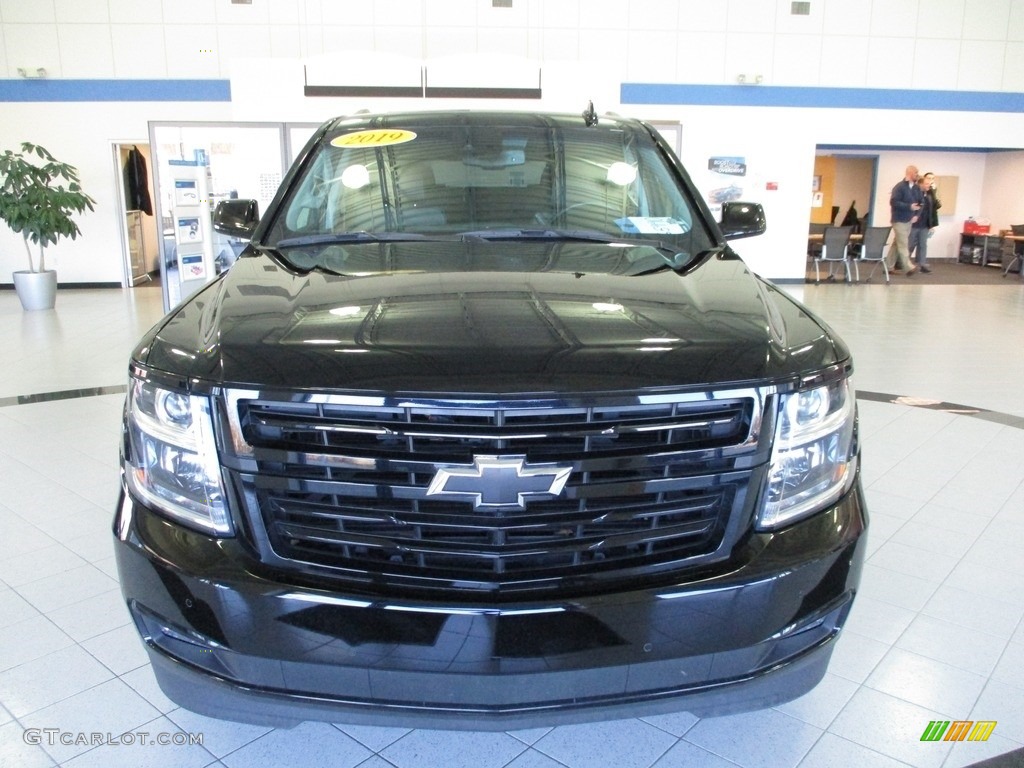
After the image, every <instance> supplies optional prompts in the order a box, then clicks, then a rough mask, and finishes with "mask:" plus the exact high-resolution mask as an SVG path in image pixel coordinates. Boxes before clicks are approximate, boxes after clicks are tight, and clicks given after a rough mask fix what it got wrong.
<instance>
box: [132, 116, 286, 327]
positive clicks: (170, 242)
mask: <svg viewBox="0 0 1024 768" xmlns="http://www.w3.org/2000/svg"><path fill="white" fill-rule="evenodd" d="M149 134H150V147H151V150H152V154H153V166H154V174H155V186H156V190H157V192H156V200H155V201H154V203H155V208H156V215H157V217H158V221H159V223H160V237H159V246H160V276H161V284H162V287H163V296H164V309H165V310H166V311H170V310H171V309H172V308H174V307H175V306H177V305H178V304H179V303H180V302H181V300H182V299H183V298H185V297H187V296H189V295H190V294H192V293H194V292H195V291H197V290H198V289H199V288H201V287H202V286H204V285H206V284H207V283H209V282H210V281H211V280H213V279H214V278H216V277H217V275H219V274H220V273H222V272H223V271H224V270H226V269H227V268H228V267H230V266H231V264H233V263H234V261H235V259H236V258H237V257H238V254H239V253H240V252H241V250H242V248H243V247H244V245H245V244H244V242H241V241H238V240H237V239H235V238H231V237H225V236H223V235H220V234H218V233H216V232H214V231H213V225H212V214H213V209H214V207H215V206H216V204H217V203H218V202H219V201H220V200H224V199H229V198H243V199H254V200H256V201H257V202H258V203H259V207H260V213H261V214H262V213H263V211H265V210H266V207H267V206H268V205H269V204H270V201H271V200H272V199H273V198H274V195H275V194H276V192H277V188H278V186H279V185H280V183H281V179H282V178H283V176H284V172H285V170H286V168H287V162H288V158H287V156H286V147H287V144H286V139H287V137H286V134H285V127H284V124H283V123H165V122H154V123H150V124H149Z"/></svg>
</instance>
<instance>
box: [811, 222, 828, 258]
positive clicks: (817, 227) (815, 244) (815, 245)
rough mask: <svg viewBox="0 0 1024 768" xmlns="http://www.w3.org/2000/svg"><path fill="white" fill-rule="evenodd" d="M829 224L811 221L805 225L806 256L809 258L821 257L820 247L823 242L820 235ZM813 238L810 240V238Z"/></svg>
mask: <svg viewBox="0 0 1024 768" xmlns="http://www.w3.org/2000/svg"><path fill="white" fill-rule="evenodd" d="M830 226H831V225H830V224H816V223H813V222H812V223H811V224H810V225H809V226H808V227H807V235H808V239H807V257H808V258H809V259H817V258H821V247H822V245H823V244H824V241H823V240H822V237H823V236H824V234H825V230H826V229H828V228H829V227H830ZM812 237H813V238H814V239H813V240H811V239H810V238H812Z"/></svg>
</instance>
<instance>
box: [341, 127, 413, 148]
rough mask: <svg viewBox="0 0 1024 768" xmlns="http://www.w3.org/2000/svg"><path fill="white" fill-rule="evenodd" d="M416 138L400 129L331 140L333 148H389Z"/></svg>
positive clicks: (347, 135) (351, 135)
mask: <svg viewBox="0 0 1024 768" xmlns="http://www.w3.org/2000/svg"><path fill="white" fill-rule="evenodd" d="M415 138H416V134H415V133H413V132H412V131H405V130H402V129H400V128H378V129H376V130H372V131H356V132H354V133H346V134H344V135H342V136H336V137H335V138H333V139H331V145H332V146H335V147H355V148H358V147H364V148H369V147H390V146H391V145H393V144H404V143H405V142H407V141H412V140H413V139H415Z"/></svg>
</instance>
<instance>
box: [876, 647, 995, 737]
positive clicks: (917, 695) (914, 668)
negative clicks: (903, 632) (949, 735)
mask: <svg viewBox="0 0 1024 768" xmlns="http://www.w3.org/2000/svg"><path fill="white" fill-rule="evenodd" d="M985 682H986V678H985V677H984V676H983V675H978V674H974V673H973V672H967V671H965V670H963V669H960V668H958V667H954V666H951V665H949V664H945V663H943V662H941V661H935V660H934V659H929V658H926V657H924V656H919V655H917V654H915V653H910V652H909V651H904V650H902V649H900V648H894V649H893V650H891V651H889V653H887V654H886V655H885V658H884V659H882V661H881V663H879V665H878V666H877V667H875V670H874V671H873V672H872V673H871V675H870V676H869V677H868V679H867V682H866V685H867V686H868V687H870V688H874V689H875V690H876V691H881V692H882V693H887V694H889V695H890V696H893V697H895V698H897V699H903V700H904V701H909V702H910V703H911V704H917V705H918V706H921V707H925V708H926V709H929V710H931V711H932V712H934V713H935V714H936V717H939V716H941V715H944V716H945V717H947V718H950V719H952V720H958V719H961V718H963V717H964V716H965V715H964V713H965V712H970V711H971V709H972V708H973V707H974V704H975V702H977V700H978V697H979V696H980V695H981V691H982V689H983V688H984V687H985Z"/></svg>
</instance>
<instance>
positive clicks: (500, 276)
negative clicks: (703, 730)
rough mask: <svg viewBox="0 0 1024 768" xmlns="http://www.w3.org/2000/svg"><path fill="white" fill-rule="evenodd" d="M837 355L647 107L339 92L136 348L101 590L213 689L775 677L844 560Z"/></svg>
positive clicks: (781, 681)
mask: <svg viewBox="0 0 1024 768" xmlns="http://www.w3.org/2000/svg"><path fill="white" fill-rule="evenodd" d="M410 135H411V138H410ZM388 136H390V138H388ZM381 137H384V138H381ZM453 138H454V139H456V141H451V139H453ZM442 139H443V141H442ZM417 141H423V142H424V146H423V147H417V144H416V143H417ZM431 142H432V143H431ZM448 145H451V147H452V151H451V154H450V155H445V154H444V152H443V151H442V149H443V148H444V147H447V146H448ZM541 145H543V146H541ZM353 147H355V149H353ZM535 150H536V154H535ZM353 153H359V154H353ZM355 160H358V162H355ZM655 164H656V165H657V167H656V168H655V167H653V165H655ZM623 165H625V166H629V167H631V168H632V169H633V170H632V171H631V172H629V173H626V172H625V171H624V169H623V167H622V166H623ZM353 166H359V168H360V169H361V170H359V171H358V173H357V172H355V171H350V170H349V169H350V168H351V167H353ZM593 167H597V168H598V169H599V170H600V173H599V174H596V175H594V177H593V178H590V179H589V181H588V180H587V179H586V178H584V179H583V180H581V177H585V176H586V174H588V173H590V170H589V169H592V168H593ZM613 167H615V171H616V173H617V174H618V175H619V176H618V178H617V179H615V180H612V177H613V174H612V172H611V171H612V169H613ZM577 170H578V171H579V173H575V174H574V171H577ZM606 171H607V175H605V172H606ZM346 173H347V174H348V176H346V175H345V174H346ZM346 178H347V181H346V180H345V179H346ZM669 182H671V183H672V184H674V185H675V189H674V190H672V191H671V194H670V193H669V192H667V191H666V190H665V189H663V188H662V187H663V186H664V185H665V184H667V183H669ZM434 187H436V189H434ZM588 189H592V192H586V191H585V190H588ZM367 193H368V195H369V199H367ZM588 194H589V197H588V196H587V195H588ZM574 195H575V196H579V199H578V200H577V199H574ZM318 206H319V207H318ZM516 206H520V207H522V208H523V210H522V211H518V212H517V210H516ZM538 209H539V210H538ZM527 213H528V214H529V215H528V216H527V215H526V214H527ZM757 213H758V214H759V211H758V212H757ZM577 214H578V215H579V216H580V217H581V218H579V219H578V220H575V221H572V220H570V219H571V218H572V217H573V216H576V215H577ZM375 217H376V220H377V223H378V225H379V227H380V228H375V229H372V230H371V229H370V227H369V223H370V222H371V221H374V220H375ZM385 222H386V224H385ZM601 222H608V223H605V224H603V225H602V223H601ZM732 224H733V222H730V224H729V227H728V228H727V225H726V222H725V220H723V224H722V228H723V229H727V230H728V229H731V228H732ZM602 226H603V228H602ZM743 226H744V225H743V224H742V222H741V223H740V225H739V229H738V230H737V231H741V230H742V229H743ZM654 230H657V233H655V232H654ZM851 373H852V362H851V359H850V355H849V351H848V350H847V349H846V347H845V346H844V345H843V344H842V342H841V341H840V340H838V339H837V338H836V337H835V336H834V334H833V333H832V332H831V331H830V330H829V329H828V328H827V326H825V325H824V324H823V323H822V322H821V321H820V320H818V319H817V318H814V317H813V316H812V315H810V313H808V312H807V310H806V309H805V308H803V307H801V306H800V305H799V304H797V303H796V302H794V301H793V300H792V299H790V298H789V297H787V296H786V295H785V294H783V293H782V292H780V291H779V290H777V289H776V288H775V287H774V286H772V285H771V284H769V283H766V282H764V281H762V280H760V279H759V278H757V277H756V276H754V275H751V274H750V273H749V271H748V270H747V269H746V267H745V265H744V264H743V262H742V261H741V260H740V259H739V258H738V257H737V256H736V255H735V254H734V253H733V252H732V251H731V250H730V249H729V247H728V246H727V245H725V244H724V242H723V241H722V235H721V232H720V231H719V229H718V226H717V225H716V224H715V223H714V222H713V221H712V220H711V219H710V215H709V213H708V211H707V209H706V207H705V206H704V205H703V203H701V202H700V200H699V199H698V198H697V197H696V195H695V193H693V191H692V185H691V184H690V182H689V180H688V178H687V177H686V175H685V172H684V171H683V170H682V168H681V167H680V166H679V165H678V161H676V160H675V159H674V157H673V156H672V155H671V153H670V152H669V151H668V149H667V147H665V146H664V143H663V142H661V141H660V140H659V139H658V138H657V136H656V135H655V134H654V132H653V131H652V130H651V129H649V128H648V127H647V126H645V125H644V124H641V123H637V122H635V121H628V120H622V119H611V118H608V119H603V120H602V121H601V125H600V126H592V125H586V126H584V124H583V122H582V121H580V124H579V126H576V125H575V124H574V122H573V120H572V119H571V118H570V117H566V116H515V115H502V114H498V113H484V114H474V113H437V114H429V113H428V114H416V113H411V114H408V115H398V116H365V117H364V116H360V117H358V118H351V119H345V120H339V121H334V122H331V123H328V124H326V125H325V126H324V127H323V128H322V129H321V131H320V132H319V133H318V134H317V136H315V137H314V139H313V140H312V141H311V142H310V145H309V146H308V147H307V149H306V151H305V152H304V153H303V156H302V157H300V159H299V160H298V161H297V164H296V167H295V168H294V169H293V170H292V172H291V173H290V174H289V177H288V178H287V179H286V181H285V184H284V186H283V188H282V191H281V193H279V195H278V198H277V200H275V203H274V204H273V205H272V207H271V209H270V210H268V212H267V216H266V217H265V219H264V220H263V221H262V222H261V223H260V224H259V226H258V227H257V228H256V230H255V232H254V233H252V244H251V245H250V247H249V248H248V249H247V250H246V252H244V253H243V254H242V257H241V258H240V259H239V260H238V261H237V262H236V263H235V265H233V266H232V268H231V269H230V270H229V271H228V272H227V273H226V274H225V275H224V276H222V277H221V278H219V279H218V280H217V281H216V282H214V283H212V284H211V285H209V286H208V287H207V288H205V289H204V290H203V291H201V292H200V293H198V294H197V295H196V296H195V297H193V298H192V299H190V300H189V301H187V302H186V303H185V304H184V305H182V306H181V307H179V308H178V309H177V310H175V311H174V312H172V313H171V315H169V316H168V317H167V318H165V320H164V321H163V322H162V323H161V324H160V325H159V326H158V327H156V328H154V329H153V330H152V331H150V333H149V334H148V335H147V337H146V338H144V339H143V340H142V342H141V343H140V344H139V346H138V348H137V349H136V351H135V353H134V355H133V360H132V366H131V381H130V386H129V393H128V398H127V401H126V409H125V422H124V425H125V426H124V437H123V441H122V458H123V460H122V467H123V472H122V489H121V498H120V502H119V506H118V510H117V514H116V518H115V523H114V530H115V536H116V541H117V547H116V554H117V562H118V569H119V572H120V575H121V583H122V589H123V592H124V595H125V598H126V600H127V603H128V606H129V609H130V611H131V614H132V616H133V619H134V621H135V623H136V626H137V627H138V629H139V632H140V634H141V635H142V638H143V640H144V641H145V643H146V647H147V650H148V651H149V655H150V658H151V659H152V662H153V668H154V670H155V673H156V675H157V678H158V680H159V682H160V685H161V687H162V688H163V690H164V692H165V693H166V694H167V695H168V696H169V697H170V698H171V699H172V700H174V701H175V702H177V703H178V704H180V705H182V706H185V707H186V708H188V709H192V710H194V711H198V712H202V713H204V714H207V715H210V716H214V717H221V718H227V719H237V720H243V721H250V722H265V723H282V722H295V721H300V720H304V719H325V720H333V721H336V722H337V721H342V720H344V721H349V722H364V723H374V724H381V723H395V724H404V725H425V726H431V727H447V728H499V729H508V728H513V727H527V726H532V725H540V724H553V723H558V722H573V721H580V720H592V719H597V718H609V717H619V716H622V715H624V714H636V713H653V712H666V711H673V710H679V709H686V710H689V711H692V712H694V713H697V714H702V715H703V714H714V713H723V712H733V711H740V710H746V709H752V708H757V707H763V706H769V705H772V704H776V703H779V702H782V701H786V700H789V699H792V698H794V697H796V696H799V695H801V694H803V693H805V692H806V691H808V690H810V688H812V687H813V686H814V685H815V684H816V683H817V681H818V680H820V678H821V676H822V675H823V674H824V672H825V669H826V667H827V664H828V660H829V656H830V654H831V652H832V648H833V646H834V641H835V638H836V637H837V635H838V633H839V632H840V629H841V627H842V625H843V622H844V621H845V619H846V616H847V614H848V612H849V610H850V607H851V605H852V601H853V598H854V595H855V593H856V590H857V584H858V581H859V577H860V568H861V562H862V558H863V547H864V533H865V529H866V509H865V506H864V502H863V495H862V491H861V485H860V481H859V469H858V459H859V447H858V442H857V421H856V404H855V396H854V392H853V389H852V386H851V383H850V375H851Z"/></svg>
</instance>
